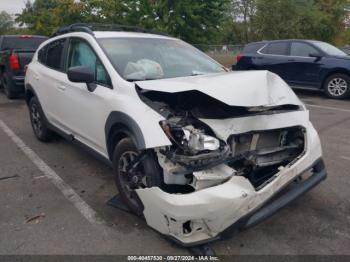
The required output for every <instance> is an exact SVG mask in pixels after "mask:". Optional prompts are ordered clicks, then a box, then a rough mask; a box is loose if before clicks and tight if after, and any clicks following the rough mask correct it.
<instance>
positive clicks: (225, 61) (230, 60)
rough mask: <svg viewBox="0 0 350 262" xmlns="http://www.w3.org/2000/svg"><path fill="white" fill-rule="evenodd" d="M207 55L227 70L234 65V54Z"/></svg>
mask: <svg viewBox="0 0 350 262" xmlns="http://www.w3.org/2000/svg"><path fill="white" fill-rule="evenodd" d="M208 55H209V56H210V57H212V58H213V59H215V60H216V61H218V62H219V63H220V64H222V65H224V66H225V67H228V68H231V66H232V65H233V64H236V54H233V53H216V54H210V53H208Z"/></svg>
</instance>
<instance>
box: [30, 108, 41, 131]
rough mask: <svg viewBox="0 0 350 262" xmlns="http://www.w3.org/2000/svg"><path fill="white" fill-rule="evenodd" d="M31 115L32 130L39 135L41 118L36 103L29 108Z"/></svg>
mask: <svg viewBox="0 0 350 262" xmlns="http://www.w3.org/2000/svg"><path fill="white" fill-rule="evenodd" d="M30 112H31V116H32V125H33V128H34V132H35V134H36V135H37V136H41V134H42V127H43V126H42V119H41V115H40V112H39V110H38V106H37V105H36V104H33V105H32V107H31V109H30Z"/></svg>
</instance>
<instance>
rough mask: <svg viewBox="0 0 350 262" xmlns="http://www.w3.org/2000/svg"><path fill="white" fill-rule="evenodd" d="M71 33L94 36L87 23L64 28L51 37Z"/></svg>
mask: <svg viewBox="0 0 350 262" xmlns="http://www.w3.org/2000/svg"><path fill="white" fill-rule="evenodd" d="M71 32H85V33H88V34H90V35H94V32H93V31H92V30H91V26H90V25H89V24H86V23H75V24H71V25H67V26H62V27H60V28H59V29H57V31H56V32H55V33H53V34H52V35H51V37H55V36H58V35H63V34H67V33H71Z"/></svg>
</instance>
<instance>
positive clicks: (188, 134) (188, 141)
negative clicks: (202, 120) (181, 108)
mask: <svg viewBox="0 0 350 262" xmlns="http://www.w3.org/2000/svg"><path fill="white" fill-rule="evenodd" d="M160 124H161V127H162V128H163V130H164V132H165V134H166V135H167V136H168V137H169V139H170V140H171V141H172V142H173V143H174V144H175V145H177V146H179V148H181V149H182V150H183V151H184V152H185V153H189V154H191V155H195V154H198V153H200V152H203V151H215V150H218V149H219V148H220V140H219V139H217V138H216V137H214V136H210V135H207V134H206V133H205V131H206V130H204V129H200V128H196V127H194V126H193V125H191V124H187V125H185V126H182V125H181V124H180V123H177V122H175V123H174V122H170V121H162V122H161V123H160Z"/></svg>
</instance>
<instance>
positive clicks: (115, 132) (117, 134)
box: [107, 123, 133, 160]
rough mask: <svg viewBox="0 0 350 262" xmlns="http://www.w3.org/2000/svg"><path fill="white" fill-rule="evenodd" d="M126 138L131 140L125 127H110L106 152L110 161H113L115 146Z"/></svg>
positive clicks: (116, 125) (117, 124)
mask: <svg viewBox="0 0 350 262" xmlns="http://www.w3.org/2000/svg"><path fill="white" fill-rule="evenodd" d="M126 137H130V138H133V137H132V135H131V132H130V131H129V129H128V128H127V127H126V126H125V125H123V124H120V123H116V124H114V125H113V126H112V128H111V130H110V132H109V134H108V138H107V151H108V156H109V159H110V160H113V153H114V149H115V146H116V145H117V144H118V143H119V142H120V141H121V140H122V139H123V138H126Z"/></svg>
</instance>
